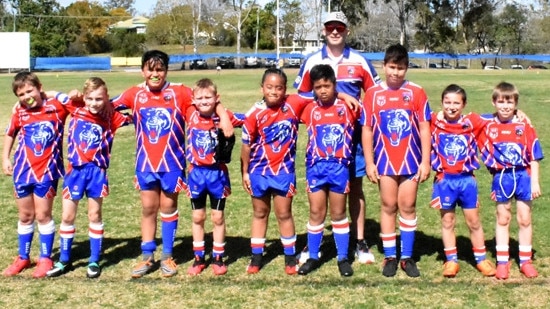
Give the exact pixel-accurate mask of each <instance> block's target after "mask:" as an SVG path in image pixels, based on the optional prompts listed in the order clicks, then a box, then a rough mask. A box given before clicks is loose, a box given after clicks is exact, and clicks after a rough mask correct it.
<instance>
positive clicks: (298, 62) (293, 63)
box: [287, 57, 302, 68]
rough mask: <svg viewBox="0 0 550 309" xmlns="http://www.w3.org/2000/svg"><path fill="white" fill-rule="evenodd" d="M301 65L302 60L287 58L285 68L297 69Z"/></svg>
mask: <svg viewBox="0 0 550 309" xmlns="http://www.w3.org/2000/svg"><path fill="white" fill-rule="evenodd" d="M300 65H302V58H299V57H290V58H288V62H287V66H288V67H289V68H299V67H300Z"/></svg>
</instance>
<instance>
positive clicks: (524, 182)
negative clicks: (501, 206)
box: [491, 168, 533, 203]
mask: <svg viewBox="0 0 550 309" xmlns="http://www.w3.org/2000/svg"><path fill="white" fill-rule="evenodd" d="M512 198H515V199H516V200H517V201H531V200H532V199H533V197H532V195H531V175H529V172H528V171H527V169H525V168H510V169H504V170H501V171H497V172H495V173H494V174H493V182H492V185H491V199H492V200H493V201H496V202H499V203H501V202H507V201H509V200H510V199H512Z"/></svg>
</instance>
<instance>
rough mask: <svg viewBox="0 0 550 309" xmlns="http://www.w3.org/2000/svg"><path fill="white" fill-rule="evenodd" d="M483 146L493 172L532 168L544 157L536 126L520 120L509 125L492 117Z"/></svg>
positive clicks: (482, 142)
mask: <svg viewBox="0 0 550 309" xmlns="http://www.w3.org/2000/svg"><path fill="white" fill-rule="evenodd" d="M479 144H480V146H481V147H480V148H481V158H482V159H483V162H484V163H485V165H486V166H487V168H488V169H489V170H490V171H491V172H495V171H499V170H502V169H505V168H510V167H526V168H528V167H529V165H530V162H531V161H538V160H541V159H542V158H543V157H544V155H543V153H542V148H541V145H540V142H539V139H538V137H537V133H536V132H535V129H534V128H533V126H531V125H530V124H528V123H526V122H524V121H520V120H518V119H517V117H514V119H513V120H511V121H508V122H501V121H500V120H498V118H497V117H494V118H492V119H491V121H490V122H489V123H488V124H487V126H486V127H485V130H484V131H483V134H482V135H481V138H480V142H479Z"/></svg>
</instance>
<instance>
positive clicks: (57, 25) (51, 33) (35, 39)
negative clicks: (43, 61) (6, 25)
mask: <svg viewBox="0 0 550 309" xmlns="http://www.w3.org/2000/svg"><path fill="white" fill-rule="evenodd" d="M9 4H10V5H11V6H12V8H14V10H15V11H16V12H17V14H16V21H15V25H16V30H17V31H26V32H29V33H30V37H31V51H30V52H31V56H33V57H46V56H63V55H65V51H66V50H67V47H68V46H69V44H70V43H71V42H72V41H74V39H75V37H74V35H73V34H72V33H71V31H67V30H70V29H74V21H71V20H69V19H66V18H59V16H60V6H59V4H58V3H57V2H56V1H51V0H9Z"/></svg>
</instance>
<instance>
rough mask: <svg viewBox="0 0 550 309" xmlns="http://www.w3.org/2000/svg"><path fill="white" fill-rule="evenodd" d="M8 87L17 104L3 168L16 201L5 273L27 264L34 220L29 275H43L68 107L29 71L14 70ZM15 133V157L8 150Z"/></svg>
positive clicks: (48, 260) (48, 259)
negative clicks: (14, 243) (11, 254)
mask: <svg viewBox="0 0 550 309" xmlns="http://www.w3.org/2000/svg"><path fill="white" fill-rule="evenodd" d="M12 89H13V93H14V94H15V95H16V96H17V98H18V100H19V104H18V105H17V106H16V107H15V108H14V113H13V114H12V116H11V120H10V123H9V125H8V127H7V129H6V135H5V137H4V148H3V153H2V169H3V172H4V174H6V175H13V182H14V189H15V192H14V193H15V201H16V204H17V208H18V211H19V222H18V224H17V233H18V235H19V237H18V240H19V255H18V256H17V258H16V259H15V261H14V262H13V264H12V265H10V266H9V267H8V268H7V269H6V270H5V271H4V273H3V274H4V276H15V275H17V274H19V273H20V272H22V271H23V270H24V269H26V268H29V267H31V261H30V256H29V255H30V249H31V243H32V239H33V235H34V222H35V221H37V223H38V231H39V233H40V237H39V241H40V256H39V259H38V263H37V265H36V268H35V271H34V272H33V274H32V276H33V277H34V278H42V277H45V276H46V272H47V271H48V270H50V269H51V268H52V265H53V262H52V260H51V253H52V246H53V241H54V237H55V223H54V221H53V218H52V206H53V200H54V197H55V195H56V193H57V183H58V181H59V178H61V177H62V176H63V174H64V167H63V151H62V149H63V147H62V146H63V126H64V124H65V120H66V118H67V116H68V115H69V113H68V112H67V111H66V109H65V107H64V106H63V105H62V102H60V101H59V100H57V99H47V98H46V95H45V94H44V93H43V91H42V84H41V83H40V80H39V79H38V77H37V76H36V75H35V74H34V73H30V72H21V73H18V74H17V75H15V77H14V80H13V83H12ZM17 135H19V142H18V145H17V148H16V150H15V155H14V162H13V164H12V162H11V160H10V152H11V149H12V147H13V144H14V142H15V138H16V136H17Z"/></svg>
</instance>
